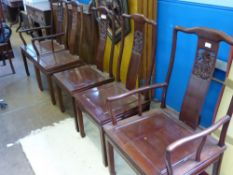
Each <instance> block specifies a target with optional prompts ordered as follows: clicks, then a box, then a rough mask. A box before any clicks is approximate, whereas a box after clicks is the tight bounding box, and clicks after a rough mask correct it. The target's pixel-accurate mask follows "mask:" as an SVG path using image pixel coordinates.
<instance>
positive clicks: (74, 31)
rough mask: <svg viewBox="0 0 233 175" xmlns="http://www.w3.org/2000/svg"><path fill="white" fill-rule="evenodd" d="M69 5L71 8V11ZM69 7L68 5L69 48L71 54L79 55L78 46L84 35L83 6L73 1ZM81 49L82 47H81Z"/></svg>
mask: <svg viewBox="0 0 233 175" xmlns="http://www.w3.org/2000/svg"><path fill="white" fill-rule="evenodd" d="M68 5H70V6H71V10H70V9H69V7H68ZM68 5H66V9H67V12H68V13H69V12H70V13H69V14H67V21H68V24H67V25H68V29H67V32H66V33H67V37H68V41H67V44H68V47H69V50H70V53H71V54H77V53H76V50H77V48H78V46H77V45H79V46H80V45H81V41H82V35H83V6H82V5H78V4H77V3H76V2H74V1H72V2H70V3H69V4H68ZM77 35H79V36H80V37H79V39H78V40H77V38H78V37H77ZM79 48H80V47H79Z"/></svg>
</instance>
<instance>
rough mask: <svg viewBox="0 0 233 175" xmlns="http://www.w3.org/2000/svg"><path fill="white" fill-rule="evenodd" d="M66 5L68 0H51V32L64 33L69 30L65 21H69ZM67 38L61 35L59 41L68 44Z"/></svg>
mask: <svg viewBox="0 0 233 175" xmlns="http://www.w3.org/2000/svg"><path fill="white" fill-rule="evenodd" d="M65 6H66V2H65V1H63V0H58V1H52V0H50V8H51V12H52V15H51V24H53V25H52V28H51V30H52V31H51V33H62V32H66V30H67V25H66V24H65V22H67V21H66V20H65V16H66V14H65V12H66V11H65V10H66V8H65ZM66 40H67V37H66V36H65V37H61V38H60V39H59V42H61V43H63V44H66Z"/></svg>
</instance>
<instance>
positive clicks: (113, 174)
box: [106, 139, 116, 175]
mask: <svg viewBox="0 0 233 175" xmlns="http://www.w3.org/2000/svg"><path fill="white" fill-rule="evenodd" d="M106 146H107V158H108V169H109V173H110V175H116V171H115V162H114V151H113V146H112V145H111V144H110V143H109V142H108V140H107V139H106Z"/></svg>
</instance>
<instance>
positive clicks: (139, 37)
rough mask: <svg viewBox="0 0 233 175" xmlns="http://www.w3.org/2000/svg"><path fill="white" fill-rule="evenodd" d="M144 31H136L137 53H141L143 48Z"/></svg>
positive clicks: (134, 48) (135, 47) (134, 47)
mask: <svg viewBox="0 0 233 175" xmlns="http://www.w3.org/2000/svg"><path fill="white" fill-rule="evenodd" d="M143 44H144V42H143V33H142V32H141V31H138V30H137V31H135V32H134V45H133V52H134V53H136V54H141V53H142V50H143Z"/></svg>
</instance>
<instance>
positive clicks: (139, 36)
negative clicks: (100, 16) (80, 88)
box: [74, 14, 156, 165]
mask: <svg viewBox="0 0 233 175" xmlns="http://www.w3.org/2000/svg"><path fill="white" fill-rule="evenodd" d="M125 18H129V19H131V20H132V22H134V26H135V27H134V44H133V49H132V53H131V58H130V63H129V68H128V74H127V76H128V78H127V82H126V85H124V84H122V83H121V81H120V80H121V77H120V70H121V61H122V56H123V51H124V40H125V38H124V20H125ZM146 25H149V26H150V27H151V28H153V30H154V31H156V23H155V22H154V21H151V20H148V19H147V18H145V17H144V16H142V15H139V14H134V15H126V14H124V15H123V16H122V19H121V26H122V37H121V38H122V40H121V49H120V54H119V58H118V60H117V62H118V63H117V75H116V80H117V81H116V82H112V83H110V84H105V85H101V86H98V87H95V88H92V89H89V90H87V91H84V92H81V93H77V94H75V95H74V98H75V100H76V110H77V118H78V124H79V129H80V134H81V136H82V137H84V136H85V132H84V124H83V116H82V112H81V111H83V112H86V113H88V115H89V116H90V119H91V120H93V121H94V123H95V124H96V125H97V126H98V128H99V131H100V137H101V144H102V153H103V161H104V164H105V165H107V162H106V154H105V153H106V150H105V141H104V132H103V125H104V124H106V123H108V122H110V121H111V117H110V115H109V113H108V110H107V106H106V99H107V97H109V96H112V95H117V94H121V93H124V92H127V91H129V89H133V88H135V87H136V84H137V76H138V75H139V73H140V63H141V60H142V53H143V49H144V48H143V46H144V44H143V43H144V40H145V39H146V38H145V37H144V32H145V31H144V29H145V26H146ZM152 39H153V40H154V41H156V35H155V36H154V38H152ZM127 51H128V50H127ZM154 51H155V50H153V52H154ZM151 59H152V58H151ZM153 59H154V58H153ZM100 68H101V66H100ZM130 77H131V79H130ZM148 77H149V78H148V79H150V78H151V75H148ZM135 102H137V97H136V99H135V98H130V99H127V100H123V101H120V102H119V103H118V104H117V105H116V106H115V108H114V110H116V111H118V112H119V113H118V114H119V115H118V119H121V118H122V117H126V116H131V115H133V114H135V112H137V110H136V111H135V109H136V108H135V105H137V103H136V104H135ZM148 106H149V104H148V103H145V105H144V108H143V110H146V109H148ZM124 113H125V114H126V113H127V115H126V116H124V115H122V114H124Z"/></svg>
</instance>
